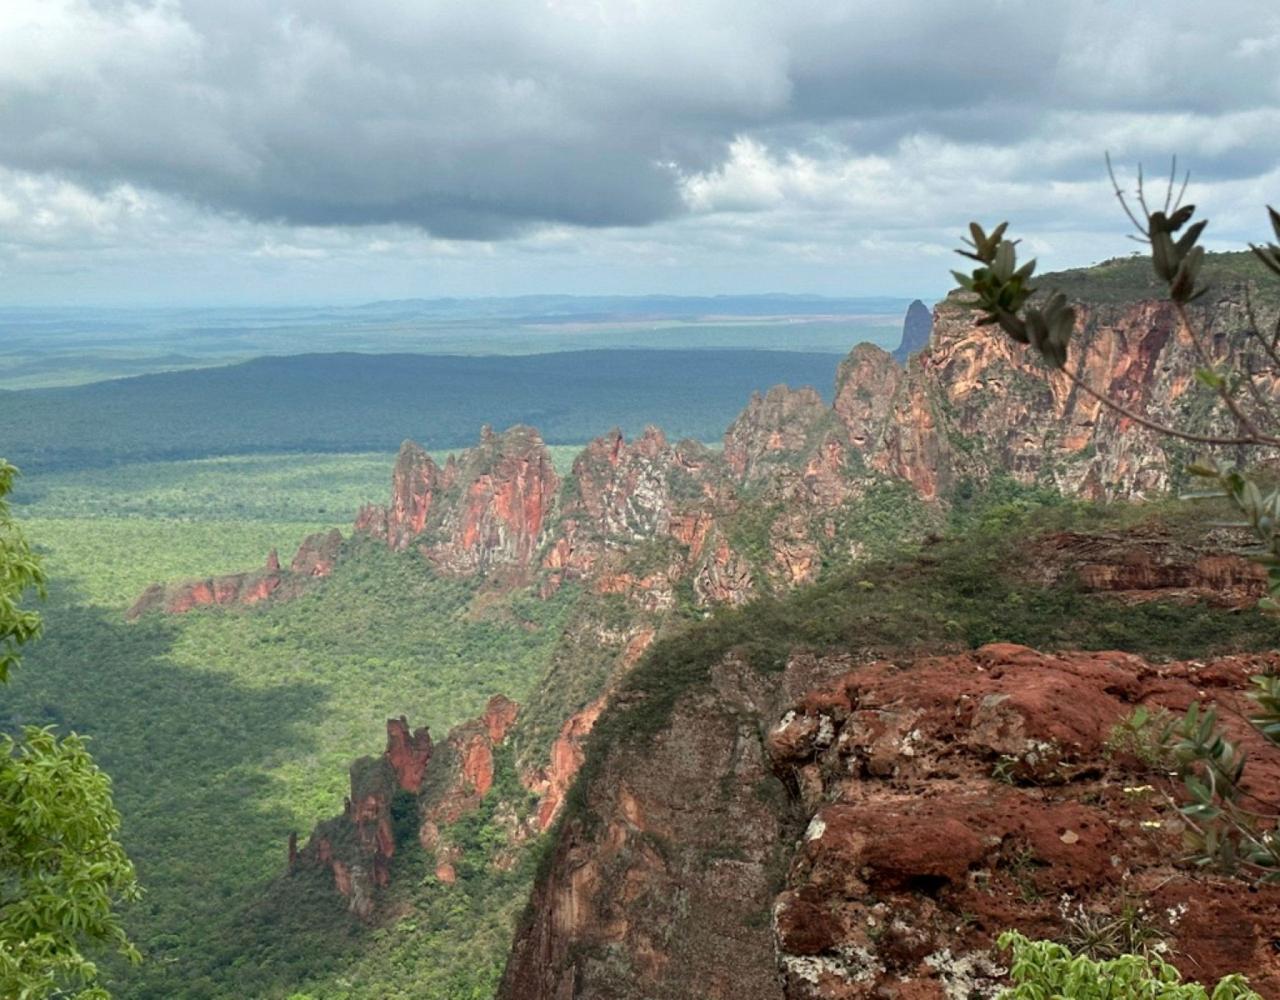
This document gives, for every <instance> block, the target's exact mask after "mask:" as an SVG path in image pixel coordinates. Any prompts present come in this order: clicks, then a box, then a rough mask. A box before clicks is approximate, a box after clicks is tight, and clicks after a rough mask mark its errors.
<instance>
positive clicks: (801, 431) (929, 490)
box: [129, 291, 1280, 617]
mask: <svg viewBox="0 0 1280 1000" xmlns="http://www.w3.org/2000/svg"><path fill="white" fill-rule="evenodd" d="M1238 298H1239V297H1234V298H1233V297H1232V296H1231V294H1229V291H1228V292H1226V293H1223V294H1221V295H1219V297H1218V299H1217V300H1216V301H1214V302H1212V303H1210V304H1209V305H1208V306H1206V307H1204V308H1202V309H1200V310H1199V311H1198V312H1197V313H1196V314H1195V315H1196V321H1197V322H1203V323H1204V324H1205V326H1206V329H1207V330H1208V332H1209V333H1210V334H1211V336H1210V337H1209V341H1210V343H1211V344H1212V350H1213V351H1214V352H1215V357H1216V358H1217V359H1219V360H1221V359H1225V358H1227V357H1229V356H1230V355H1231V354H1232V352H1233V351H1235V350H1237V349H1238V348H1239V346H1240V343H1241V341H1242V340H1243V338H1244V336H1245V332H1244V331H1245V329H1246V328H1247V324H1248V320H1247V317H1246V315H1245V306H1244V303H1243V301H1242V300H1238ZM917 312H918V311H917ZM1078 322H1079V330H1078V332H1077V335H1076V338H1075V340H1074V342H1073V350H1074V353H1073V357H1072V364H1073V365H1074V366H1075V367H1076V368H1077V369H1078V371H1079V374H1080V376H1081V378H1083V379H1084V380H1085V381H1086V382H1088V383H1089V384H1090V385H1091V386H1093V387H1094V388H1095V389H1097V390H1098V391H1099V392H1102V393H1104V394H1106V395H1109V396H1111V397H1113V398H1114V399H1116V400H1117V401H1118V402H1120V403H1122V404H1123V405H1125V406H1127V407H1129V408H1130V409H1131V410H1132V411H1134V412H1137V413H1142V414H1145V415H1147V416H1149V417H1151V418H1153V419H1155V420H1158V421H1161V422H1164V423H1168V424H1173V425H1176V426H1182V427H1186V428H1188V429H1191V430H1195V431H1199V432H1214V431H1222V430H1224V429H1226V428H1225V423H1224V420H1225V418H1224V417H1223V416H1222V415H1221V414H1220V413H1219V412H1218V408H1217V407H1215V406H1214V405H1213V400H1212V398H1211V397H1210V395H1209V392H1210V390H1208V389H1207V388H1205V387H1204V386H1202V385H1200V384H1199V383H1198V381H1197V380H1196V378H1195V370H1196V369H1197V368H1198V367H1200V366H1201V362H1200V360H1199V359H1198V358H1197V356H1196V352H1195V350H1194V347H1193V345H1192V343H1191V342H1190V340H1189V338H1188V337H1187V336H1186V333H1185V331H1182V330H1180V329H1179V328H1178V325H1177V323H1176V317H1175V315H1174V313H1173V311H1172V310H1171V309H1170V308H1169V306H1168V305H1167V304H1164V303H1159V302H1154V301H1137V302H1131V303H1120V304H1115V303H1089V302H1085V303H1084V304H1083V305H1082V307H1081V308H1080V310H1079V321H1078ZM1270 377H1271V382H1270V383H1269V384H1266V383H1265V380H1264V384H1263V385H1262V386H1261V390H1262V391H1264V392H1265V391H1267V390H1268V388H1269V389H1270V391H1271V392H1272V393H1273V394H1274V393H1276V392H1280V375H1276V374H1273V375H1272V376H1270ZM1185 457H1186V456H1185V455H1183V454H1182V452H1181V451H1178V450H1176V449H1172V448H1171V446H1170V445H1169V444H1168V442H1167V441H1165V440H1163V439H1161V438H1159V437H1157V436H1156V435H1155V434H1154V433H1153V432H1151V431H1148V430H1146V429H1145V428H1143V427H1141V426H1139V425H1138V424H1136V423H1135V422H1134V421H1132V420H1130V419H1128V418H1127V417H1125V416H1123V415H1120V414H1117V413H1116V412H1114V411H1112V410H1110V409H1107V408H1105V407H1104V406H1103V405H1102V404H1100V403H1099V402H1098V401H1097V400H1096V399H1093V398H1092V397H1090V396H1089V395H1087V394H1085V393H1082V392H1081V391H1079V390H1078V389H1077V388H1076V387H1075V386H1074V385H1073V384H1072V383H1071V382H1070V381H1069V380H1068V379H1067V378H1066V377H1065V376H1064V375H1061V374H1056V373H1051V372H1048V371H1046V370H1044V369H1043V368H1042V367H1041V366H1040V364H1039V362H1038V361H1037V360H1036V359H1035V358H1034V357H1033V356H1032V352H1029V351H1026V350H1024V349H1022V348H1020V347H1019V346H1018V345H1015V344H1013V343H1011V342H1010V341H1009V340H1008V338H1006V337H1002V336H999V335H997V334H993V333H992V331H991V330H990V328H987V327H979V326H976V325H975V324H974V322H973V318H972V316H971V315H970V313H968V312H967V311H966V310H965V309H964V308H963V306H962V305H961V304H960V303H959V302H958V301H954V300H947V301H946V302H944V303H942V304H941V305H940V306H939V307H938V309H937V310H936V312H935V315H934V318H933V322H932V329H931V333H930V335H929V338H928V343H927V344H926V345H925V346H923V347H922V348H921V349H920V350H918V351H916V352H914V353H912V354H911V357H910V359H909V361H908V363H907V365H906V367H905V368H904V367H903V366H901V365H899V364H898V363H897V362H896V361H895V360H894V358H893V357H892V356H891V355H890V354H889V353H887V352H885V351H883V350H880V349H879V348H877V347H874V346H871V345H869V344H861V345H859V346H857V347H855V348H854V350H853V351H852V352H851V353H850V355H849V356H848V357H847V358H846V359H845V360H844V361H843V362H842V363H841V364H840V365H839V368H838V370H837V372H836V380H835V386H834V395H833V401H832V404H831V405H827V403H825V402H824V401H823V399H822V397H821V396H820V395H819V393H818V392H817V391H815V390H814V389H812V388H800V389H792V388H788V387H786V386H776V387H774V388H772V389H770V390H769V391H768V392H766V393H764V394H757V395H756V396H755V397H754V398H753V399H751V400H750V401H749V402H748V404H747V406H746V408H745V409H744V410H743V411H742V413H741V415H740V416H739V417H738V418H737V419H736V420H735V421H734V422H733V424H732V425H731V426H730V427H729V428H728V430H727V431H726V433H725V436H724V441H723V447H722V449H720V450H718V451H717V450H713V449H709V448H707V447H705V446H703V445H701V444H698V443H697V442H688V441H682V442H679V443H675V444H672V443H670V442H668V441H667V439H666V438H665V436H664V435H663V434H662V432H661V431H659V430H657V429H655V428H650V429H649V430H647V431H646V432H645V433H644V434H643V435H641V436H640V437H639V438H637V439H636V440H635V441H631V442H628V441H626V440H624V439H623V436H622V435H621V433H619V432H617V431H613V432H610V433H609V434H606V435H604V436H603V437H601V438H598V439H597V440H596V441H594V442H592V443H591V444H590V445H588V446H587V448H586V449H585V450H584V451H583V452H582V454H581V455H580V456H579V457H578V458H577V460H576V461H575V462H574V466H573V470H572V472H571V474H570V475H569V477H568V478H567V480H565V481H564V482H561V479H560V476H559V475H558V474H557V473H556V470H555V468H554V465H553V463H552V460H551V456H550V453H549V452H548V450H547V448H546V446H545V445H544V444H543V442H542V440H541V438H540V437H539V436H538V433H537V432H536V431H535V430H533V429H531V428H526V427H513V428H511V429H509V430H507V431H505V432H502V433H495V432H493V431H491V430H489V429H488V428H485V429H484V430H483V432H482V434H481V438H480V441H479V443H478V444H477V445H476V446H475V447H473V448H471V449H468V450H467V451H464V452H462V453H460V454H458V455H451V456H449V458H448V459H447V460H446V461H445V462H444V464H443V466H441V465H439V464H437V463H436V461H435V460H433V459H432V458H431V456H429V455H428V454H427V453H426V452H425V451H424V450H423V449H422V448H421V447H420V446H419V445H417V444H415V443H413V442H411V441H406V442H405V443H404V445H403V446H402V447H401V450H400V454H399V456H398V457H397V459H396V462H395V466H394V470H393V473H392V488H391V497H390V500H389V502H388V503H387V504H386V505H385V506H383V505H376V504H374V505H369V506H366V507H365V508H363V509H362V510H361V511H360V512H359V514H358V516H357V518H356V522H355V527H354V534H355V535H356V536H357V537H358V538H371V539H374V540H376V541H379V542H382V543H384V544H385V545H386V546H387V547H388V548H389V549H391V550H393V551H396V552H406V553H414V554H416V555H417V556H418V557H420V558H421V559H423V560H424V562H425V563H426V564H427V566H429V567H430V568H431V569H432V570H433V571H435V572H439V573H442V574H446V575H453V576H482V577H486V578H488V579H490V580H492V581H493V582H494V583H495V584H499V585H502V586H505V587H508V588H512V587H520V586H525V585H528V584H531V583H536V585H537V586H538V588H539V591H540V592H541V593H542V594H543V595H546V594H548V593H551V592H553V591H555V590H556V589H557V588H558V587H559V586H561V585H562V584H563V583H564V582H566V581H588V582H590V584H591V586H592V587H593V588H594V589H595V590H596V591H598V592H600V593H609V594H622V595H625V596H626V597H627V598H628V599H629V600H632V601H634V602H635V603H636V604H638V605H642V606H644V607H646V608H647V609H649V610H664V609H669V608H671V607H672V606H673V605H674V604H675V603H676V602H677V598H676V595H677V593H678V592H679V591H680V590H681V588H682V587H684V588H685V589H686V590H688V591H691V594H692V600H693V601H694V602H695V603H697V604H699V605H701V606H711V605H717V604H740V603H743V602H744V601H746V600H748V599H750V598H751V597H753V596H756V595H758V594H760V593H764V592H771V591H777V590H779V589H786V588H789V587H792V586H795V585H798V584H802V583H807V582H810V581H812V580H813V579H814V578H815V577H816V575H817V574H818V572H819V571H820V570H821V569H822V568H823V567H824V566H828V567H829V566H831V565H833V564H839V563H841V562H847V561H848V560H849V559H850V558H856V557H858V556H860V555H863V554H864V550H863V548H862V547H861V546H860V545H859V544H858V540H857V539H849V538H846V537H843V536H842V534H841V526H842V525H843V524H847V523H848V522H849V521H850V520H851V519H852V518H851V516H852V515H854V514H856V508H857V506H858V505H859V504H862V503H864V501H865V499H866V497H867V495H868V493H869V492H873V491H875V490H877V489H881V488H885V487H892V486H893V485H894V484H897V485H899V486H901V487H902V488H904V489H908V490H909V491H910V492H911V494H913V495H914V497H915V498H917V499H918V500H919V501H920V502H921V503H923V504H924V505H925V509H928V508H930V507H933V508H941V507H945V505H946V504H947V502H948V501H949V499H950V497H951V496H952V495H953V493H954V491H955V490H956V489H957V488H958V487H960V486H970V487H972V486H977V487H979V488H980V487H981V486H982V485H983V484H985V483H989V482H991V481H992V480H994V479H997V478H1000V477H1008V478H1009V479H1011V480H1012V481H1014V482H1017V483H1020V484H1023V485H1028V486H1029V485H1037V486H1043V487H1047V488H1051V489H1056V490H1058V491H1060V492H1062V493H1063V494H1066V495H1069V496H1077V497H1082V498H1085V499H1094V500H1115V499H1131V498H1140V497H1145V496H1152V495H1157V494H1160V493H1164V492H1167V491H1168V489H1169V488H1170V487H1171V485H1172V484H1173V483H1174V480H1175V478H1176V475H1177V466H1178V463H1179V462H1180V461H1182V460H1184V459H1185ZM917 520H921V521H923V520H925V518H917ZM308 544H310V542H309V543H308ZM325 545H326V548H325V552H324V554H323V558H312V559H310V560H309V561H308V560H305V559H302V556H301V553H300V556H299V559H302V562H301V563H299V560H298V559H296V560H295V564H296V565H295V566H294V567H293V568H292V569H291V570H290V571H288V572H282V571H280V570H279V569H273V568H271V567H270V566H268V567H267V568H266V569H265V570H262V571H259V572H257V573H244V574H233V575H230V576H226V577H215V578H212V579H207V580H200V581H193V582H188V583H183V584H176V585H169V586H164V585H160V584H157V585H154V586H153V587H151V588H150V589H149V590H148V591H147V592H146V593H145V594H144V595H143V596H142V597H140V598H139V600H138V601H137V602H136V603H135V605H134V607H133V608H132V609H131V610H130V613H129V614H130V617H137V616H138V615H141V614H143V613H145V612H147V611H151V610H164V611H169V612H181V611H186V610H190V609H191V608H193V607H197V606H201V605H210V604H250V603H255V602H258V601H262V600H265V599H268V598H271V599H277V600H278V599H282V598H287V597H291V596H295V595H296V594H297V593H299V592H300V591H301V589H302V587H301V581H300V580H296V579H293V578H292V577H291V576H290V574H294V575H296V576H299V577H307V576H324V575H326V573H327V572H328V571H329V570H331V569H332V566H333V564H334V562H335V561H336V560H337V559H338V558H339V557H340V553H339V543H335V542H331V541H327V542H326V543H325Z"/></svg>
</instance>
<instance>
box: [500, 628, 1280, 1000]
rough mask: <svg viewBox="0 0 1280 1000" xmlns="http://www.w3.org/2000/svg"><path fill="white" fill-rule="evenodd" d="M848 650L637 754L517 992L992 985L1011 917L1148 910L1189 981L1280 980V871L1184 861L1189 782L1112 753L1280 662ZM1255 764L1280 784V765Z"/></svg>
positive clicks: (543, 919)
mask: <svg viewBox="0 0 1280 1000" xmlns="http://www.w3.org/2000/svg"><path fill="white" fill-rule="evenodd" d="M848 666H849V661H848V660H847V659H842V658H838V657H832V658H827V659H825V660H824V659H815V658H813V657H807V656H806V657H797V658H794V659H793V660H792V662H791V664H790V665H789V666H788V668H787V671H786V672H785V673H784V674H783V675H782V676H781V677H777V675H772V676H766V675H762V674H759V673H756V672H754V671H752V670H750V669H749V668H746V667H744V666H742V665H740V664H738V663H736V662H735V661H734V660H732V659H729V660H727V661H725V662H723V663H721V664H720V665H719V666H718V667H717V668H716V669H715V670H714V671H713V676H712V680H711V683H710V684H709V685H707V686H706V687H704V688H701V689H699V690H696V691H695V692H694V693H692V694H690V695H686V696H685V697H684V699H683V700H682V701H681V702H680V703H679V704H678V705H677V706H676V709H675V711H674V713H673V715H672V717H671V720H670V722H669V723H668V724H667V725H666V726H665V727H664V728H663V729H662V730H661V731H660V732H659V733H658V735H657V736H656V737H655V738H654V739H653V741H652V742H651V743H648V744H645V745H644V746H643V747H631V748H628V749H625V750H621V749H619V750H615V752H614V753H612V754H611V755H610V757H609V759H608V760H607V761H606V762H605V763H604V766H603V767H602V768H601V769H600V771H599V773H598V774H597V775H596V777H595V779H594V780H593V781H592V783H591V786H590V787H589V788H588V789H586V790H585V794H586V796H587V803H588V809H587V811H585V812H583V813H580V814H577V815H575V816H574V817H573V818H572V819H570V820H569V821H568V823H567V824H566V826H565V827H564V829H563V830H562V831H561V833H560V836H559V839H558V841H557V844H556V851H555V856H554V859H553V863H552V865H551V869H550V873H549V875H548V876H547V877H546V878H545V879H543V880H542V882H540V884H539V885H538V886H537V888H536V890H535V895H534V899H533V905H532V908H531V911H530V914H529V917H528V918H527V920H526V922H525V923H524V925H523V926H522V928H521V930H520V932H519V934H518V936H517V940H516V944H515V947H514V949H513V952H512V956H511V960H510V962H509V964H508V967H507V972H506V977H505V979H504V981H503V987H502V990H501V991H500V993H499V997H500V998H502V1000H515V998H519V1000H553V998H554V1000H559V998H562V997H570V996H601V997H603V996H608V997H613V998H617V1000H630V998H636V1000H639V998H642V997H653V996H662V997H664V998H670V1000H678V998H683V997H688V998H690V1000H692V998H703V997H743V996H749V997H752V998H760V1000H768V998H778V1000H784V998H785V1000H817V998H823V1000H834V998H842V1000H852V998H868V1000H869V998H873V997H882V996H889V995H893V996H904V997H932V998H939V1000H940V998H944V997H949V998H958V997H974V996H979V997H980V996H988V997H989V996H994V995H995V993H996V992H997V991H998V989H999V986H1000V983H1001V981H1002V973H1003V969H1002V968H1001V965H1000V961H999V959H1000V956H999V955H998V954H996V953H995V952H994V951H993V947H992V944H993V940H994V938H995V936H997V935H998V934H999V933H1000V931H1002V930H1003V929H1005V928H1007V927H1018V928H1020V929H1022V930H1023V931H1024V932H1026V933H1028V934H1031V935H1033V936H1034V935H1042V934H1043V935H1057V934H1060V933H1062V930H1063V927H1064V925H1065V924H1066V923H1068V922H1069V920H1071V919H1079V918H1078V917H1076V916H1075V915H1076V914H1078V913H1083V914H1085V915H1089V916H1093V917H1095V918H1096V917H1097V916H1098V915H1099V914H1111V915H1117V914H1119V913H1120V912H1121V911H1122V910H1123V909H1124V907H1125V906H1126V905H1130V904H1133V905H1139V904H1140V905H1143V906H1144V907H1145V911H1144V912H1145V916H1144V917H1143V918H1142V919H1144V920H1145V921H1147V923H1148V924H1149V926H1150V928H1151V930H1152V932H1153V933H1156V934H1158V935H1159V936H1160V937H1161V939H1162V940H1164V941H1165V942H1166V943H1167V945H1168V946H1169V948H1170V951H1169V954H1170V955H1171V956H1172V957H1173V960H1174V961H1175V963H1176V964H1178V965H1180V966H1181V967H1182V968H1183V970H1184V972H1185V973H1187V974H1188V975H1191V976H1193V977H1195V978H1201V979H1206V980H1213V979H1216V978H1217V977H1219V976H1222V975H1225V974H1227V973H1229V972H1233V971H1242V972H1244V973H1246V974H1247V975H1248V976H1249V977H1250V978H1251V980H1252V981H1253V984H1254V986H1255V988H1256V989H1258V990H1259V992H1261V993H1262V995H1264V996H1270V995H1273V994H1275V993H1276V992H1277V990H1280V963H1278V962H1277V960H1276V958H1275V953H1274V949H1273V947H1272V936H1273V935H1272V933H1271V931H1270V928H1272V927H1274V926H1275V923H1276V920H1277V918H1280V889H1278V888H1274V887H1273V888H1267V889H1264V890H1262V891H1260V892H1255V893H1249V892H1244V891H1241V889H1240V887H1239V885H1238V884H1235V885H1233V884H1232V883H1230V882H1229V881H1225V880H1224V881H1221V882H1220V883H1219V882H1215V881H1214V880H1213V879H1209V880H1206V879H1205V878H1204V877H1203V876H1202V875H1198V874H1196V873H1195V872H1194V871H1189V870H1188V869H1186V868H1185V867H1179V866H1177V865H1176V864H1175V861H1176V859H1177V857H1178V856H1179V852H1180V845H1179V827H1180V821H1179V820H1178V818H1177V814H1176V813H1175V812H1174V811H1173V810H1171V809H1170V808H1169V807H1168V806H1167V805H1165V800H1164V798H1163V795H1164V793H1166V792H1167V793H1169V794H1177V789H1176V788H1175V787H1173V786H1172V785H1171V784H1170V783H1169V782H1168V779H1166V778H1165V777H1163V776H1161V775H1159V774H1157V773H1154V772H1152V771H1151V770H1150V768H1149V767H1144V766H1142V765H1140V763H1139V762H1138V761H1137V760H1136V759H1133V758H1129V757H1126V756H1125V755H1124V754H1120V755H1119V756H1109V755H1108V752H1107V749H1106V742H1107V740H1108V737H1109V734H1110V733H1111V730H1112V728H1113V726H1114V725H1115V724H1116V723H1118V722H1120V721H1121V720H1122V719H1124V718H1125V717H1126V716H1127V715H1128V714H1129V713H1130V712H1131V711H1132V710H1133V709H1134V708H1135V707H1136V706H1139V705H1144V706H1148V707H1150V708H1155V707H1158V706H1164V707H1168V708H1169V709H1171V710H1174V711H1178V710H1181V709H1183V708H1185V707H1186V705H1187V704H1188V703H1190V702H1191V701H1192V700H1194V699H1196V698H1199V697H1201V696H1202V694H1201V692H1204V691H1210V692H1212V697H1214V698H1215V699H1216V700H1218V701H1219V702H1220V703H1222V704H1224V705H1225V706H1228V707H1230V708H1236V709H1238V708H1240V707H1241V705H1242V697H1243V693H1244V689H1245V688H1246V687H1247V678H1248V677H1249V675H1250V674H1253V673H1257V672H1260V671H1263V670H1266V669H1273V670H1274V669H1276V668H1278V667H1280V654H1270V655H1268V656H1248V657H1226V658H1223V659H1220V660H1217V661H1214V662H1211V663H1207V664H1205V663H1198V662H1191V663H1174V664H1165V665H1160V666H1156V665H1153V664H1150V663H1148V662H1146V661H1144V660H1142V659H1140V658H1138V657H1135V656H1132V655H1128V654H1123V653H1073V654H1064V655H1060V656H1052V655H1046V654H1041V653H1038V652H1035V651H1034V650H1030V649H1026V648H1024V647H1020V646H1010V645H995V646H988V647H985V648H983V649H981V650H978V651H977V652H975V653H972V654H966V655H960V656H946V657H935V658H930V659H925V660H921V661H919V662H916V663H913V664H910V665H908V666H906V667H905V668H904V667H903V666H902V665H898V664H891V663H873V664H870V665H867V666H863V667H860V668H858V669H855V670H853V671H852V672H847V671H848ZM824 678H825V679H824ZM810 685H813V686H812V687H810ZM805 688H809V690H807V692H806V691H804V690H803V689H805ZM802 692H803V693H802ZM780 706H784V707H780ZM1235 728H1237V729H1239V727H1235ZM1236 735H1237V736H1239V737H1240V738H1242V739H1243V740H1244V741H1245V743H1246V744H1249V743H1250V742H1251V740H1252V741H1253V742H1256V737H1250V736H1249V735H1248V734H1247V733H1245V732H1244V731H1243V730H1241V731H1239V732H1237V733H1236ZM997 764H999V765H1000V767H996V765H997ZM1249 780H1250V782H1251V783H1252V784H1251V791H1253V792H1254V793H1256V794H1259V795H1261V796H1262V797H1263V799H1265V800H1270V799H1272V798H1274V795H1275V793H1276V792H1277V791H1278V790H1280V768H1277V767H1276V766H1275V764H1274V763H1273V758H1272V760H1266V761H1265V762H1263V761H1262V760H1259V762H1258V763H1257V766H1256V769H1254V770H1252V771H1251V772H1250V774H1249ZM1126 788H1136V789H1139V791H1137V792H1128V791H1126V790H1125V789H1126ZM784 789H785V791H784ZM1143 789H1145V790H1143ZM800 831H803V833H802V835H799V836H797V834H799V833H800ZM1214 926H1218V927H1230V928H1232V932H1231V933H1230V934H1221V933H1216V932H1211V931H1210V928H1211V927H1214Z"/></svg>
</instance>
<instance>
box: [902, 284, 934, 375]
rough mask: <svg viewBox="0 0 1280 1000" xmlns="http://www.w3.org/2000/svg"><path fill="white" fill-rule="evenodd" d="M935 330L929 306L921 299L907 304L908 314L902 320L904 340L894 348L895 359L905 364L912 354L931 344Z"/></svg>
mask: <svg viewBox="0 0 1280 1000" xmlns="http://www.w3.org/2000/svg"><path fill="white" fill-rule="evenodd" d="M932 330H933V314H932V313H931V312H929V307H928V306H926V305H925V304H924V303H923V302H921V301H920V300H919V299H916V300H915V301H914V302H912V303H911V305H909V306H907V315H906V316H905V317H904V318H903V320H902V340H901V341H900V342H899V343H898V346H897V347H895V348H894V350H893V360H894V361H896V362H898V364H900V365H905V364H906V363H907V362H908V361H909V360H910V359H911V355H913V354H916V353H918V352H919V351H923V350H924V349H925V348H926V347H928V346H929V334H930V332H932Z"/></svg>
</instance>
